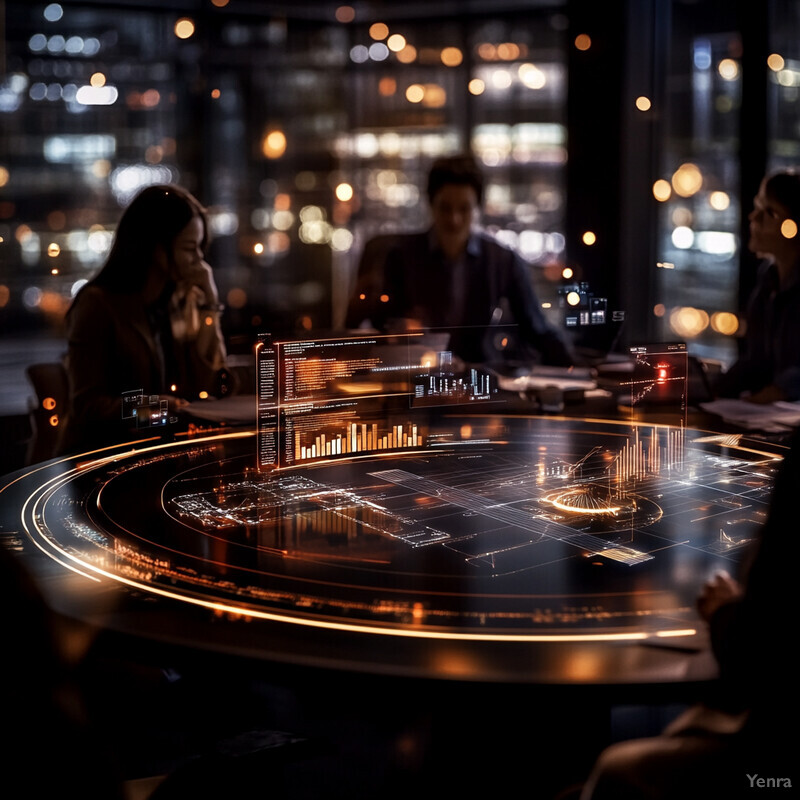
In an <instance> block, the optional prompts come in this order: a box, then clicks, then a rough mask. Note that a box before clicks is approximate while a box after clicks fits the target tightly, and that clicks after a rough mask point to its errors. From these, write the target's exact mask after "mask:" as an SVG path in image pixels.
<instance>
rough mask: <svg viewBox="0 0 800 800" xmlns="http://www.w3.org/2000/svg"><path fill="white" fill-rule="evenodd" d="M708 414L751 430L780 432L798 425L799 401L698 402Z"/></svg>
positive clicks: (799, 414) (799, 421) (725, 400)
mask: <svg viewBox="0 0 800 800" xmlns="http://www.w3.org/2000/svg"><path fill="white" fill-rule="evenodd" d="M700 408H702V409H703V411H707V412H708V413H709V414H717V415H719V416H720V417H722V419H723V420H724V421H725V422H729V423H730V424H732V425H736V426H737V427H739V428H745V429H746V430H751V431H764V432H765V433H781V432H785V431H786V430H787V429H789V428H794V427H795V426H797V425H800V403H788V402H782V401H781V402H777V403H764V404H759V403H748V402H747V400H727V399H722V400H711V401H710V402H708V403H700Z"/></svg>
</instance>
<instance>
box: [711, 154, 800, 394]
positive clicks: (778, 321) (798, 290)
mask: <svg viewBox="0 0 800 800" xmlns="http://www.w3.org/2000/svg"><path fill="white" fill-rule="evenodd" d="M748 219H749V221H750V239H749V242H748V247H749V249H750V251H751V252H753V253H755V254H756V255H758V256H759V257H760V258H763V259H764V263H763V266H762V267H761V270H760V272H759V276H758V281H757V284H756V287H755V289H754V291H753V293H752V295H751V296H750V300H749V303H748V306H747V315H746V323H747V327H746V332H745V340H744V350H743V352H742V354H741V357H740V358H739V359H738V360H737V361H736V362H735V363H734V364H733V365H732V366H731V368H730V369H729V370H728V371H727V372H725V373H723V374H722V375H721V377H720V378H719V380H718V381H717V384H716V387H715V391H716V394H717V396H719V397H743V398H744V399H747V400H749V401H751V402H754V403H772V402H775V401H778V400H800V233H798V225H800V173H798V172H796V171H794V170H781V171H779V172H774V173H772V174H770V175H768V176H766V177H765V178H764V180H763V181H762V182H761V186H760V187H759V190H758V194H757V195H756V196H755V199H754V201H753V210H752V211H751V212H750V215H749V217H748Z"/></svg>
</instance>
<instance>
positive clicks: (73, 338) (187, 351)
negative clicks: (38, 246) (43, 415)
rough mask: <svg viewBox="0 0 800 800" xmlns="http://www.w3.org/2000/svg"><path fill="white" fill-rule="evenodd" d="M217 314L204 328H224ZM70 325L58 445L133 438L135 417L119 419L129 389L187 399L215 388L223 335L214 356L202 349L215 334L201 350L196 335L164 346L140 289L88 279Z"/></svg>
mask: <svg viewBox="0 0 800 800" xmlns="http://www.w3.org/2000/svg"><path fill="white" fill-rule="evenodd" d="M204 313H205V312H204ZM214 322H215V324H214V325H213V326H212V325H208V326H203V328H204V329H203V331H202V333H203V336H204V337H206V338H209V337H210V338H214V339H215V340H216V339H218V338H219V337H220V336H221V333H220V332H219V327H218V320H217V319H216V316H215V318H214ZM67 326H68V339H69V342H68V344H69V347H68V352H67V361H66V367H67V374H68V376H69V407H68V410H67V421H66V424H65V428H64V431H63V434H62V438H61V445H60V448H59V449H60V450H61V452H71V451H72V450H74V449H75V448H78V447H81V448H83V447H90V446H97V445H100V444H108V443H111V442H117V441H122V440H124V439H126V438H129V436H130V435H131V433H132V430H131V429H132V427H133V425H132V423H131V420H123V419H122V394H123V393H124V392H130V391H137V390H140V391H141V392H142V393H143V394H145V395H162V396H163V395H167V394H171V395H174V396H177V397H182V398H186V399H194V398H196V397H197V394H198V392H199V391H201V390H203V389H205V390H206V391H208V392H209V393H210V394H213V393H214V388H215V387H214V381H215V379H216V377H217V372H218V370H219V367H220V366H221V364H220V358H224V343H223V342H222V341H221V339H220V340H219V341H218V342H217V345H218V346H217V347H216V351H217V352H218V354H219V355H218V356H216V355H215V356H214V357H213V359H211V360H209V359H207V358H206V357H205V354H204V353H208V352H214V351H215V346H214V343H213V342H212V343H211V346H206V349H205V351H204V353H201V352H200V351H199V349H198V347H197V341H195V342H182V343H179V342H176V341H174V340H172V341H171V342H170V343H169V345H168V347H167V348H166V351H165V347H164V346H162V344H161V342H160V341H159V338H158V336H157V334H156V333H155V331H154V328H153V325H152V324H151V321H150V319H149V318H148V311H147V309H146V308H145V306H144V305H143V304H142V301H141V297H140V296H139V295H135V294H133V295H125V294H115V293H112V292H109V291H107V290H105V289H103V288H100V287H98V286H94V285H92V284H90V285H88V286H86V287H84V288H83V289H82V290H81V292H80V293H79V294H78V296H77V297H76V298H75V301H74V302H73V304H72V307H71V308H70V310H69V312H68V314H67ZM206 329H207V330H206ZM170 338H171V337H170ZM205 344H207V343H205ZM166 359H169V364H167V363H166ZM170 365H172V366H171V368H170ZM172 382H175V384H176V385H177V389H176V391H175V392H174V393H173V392H171V391H170V388H169V385H168V384H169V383H172Z"/></svg>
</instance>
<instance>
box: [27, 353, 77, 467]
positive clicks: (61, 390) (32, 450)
mask: <svg viewBox="0 0 800 800" xmlns="http://www.w3.org/2000/svg"><path fill="white" fill-rule="evenodd" d="M25 374H26V375H27V376H28V380H29V381H30V383H31V386H32V387H33V391H34V394H35V396H36V400H35V405H34V406H33V407H32V408H31V410H30V419H31V428H32V429H33V436H32V437H31V441H30V444H29V446H28V452H27V455H26V461H27V463H28V464H37V463H38V462H40V461H46V460H47V459H48V458H53V456H55V455H56V448H57V447H58V440H59V435H60V431H61V427H62V426H63V425H64V422H65V420H66V415H67V407H68V404H69V380H68V378H67V370H66V369H65V367H64V365H63V364H62V363H61V362H60V361H52V362H48V363H44V364H31V365H30V366H29V367H28V368H27V369H26V370H25Z"/></svg>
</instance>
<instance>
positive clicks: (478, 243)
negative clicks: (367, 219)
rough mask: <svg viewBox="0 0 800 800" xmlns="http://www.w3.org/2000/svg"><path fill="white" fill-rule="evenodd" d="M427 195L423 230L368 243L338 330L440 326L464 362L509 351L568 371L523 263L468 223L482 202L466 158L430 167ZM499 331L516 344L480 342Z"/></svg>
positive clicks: (558, 336) (568, 356) (569, 359)
mask: <svg viewBox="0 0 800 800" xmlns="http://www.w3.org/2000/svg"><path fill="white" fill-rule="evenodd" d="M427 195H428V201H429V205H430V212H431V220H432V224H431V227H430V228H429V229H428V230H426V231H422V232H419V233H412V234H397V235H393V236H381V237H376V238H375V239H373V240H371V241H370V242H368V243H367V245H366V247H365V248H364V253H363V255H362V258H361V263H360V268H359V277H358V280H357V285H356V290H355V292H354V294H353V298H352V300H351V302H350V306H349V308H348V313H347V320H346V324H347V326H348V327H349V328H357V327H364V326H368V327H369V326H371V327H373V328H376V329H378V330H381V331H383V332H388V333H391V332H399V331H402V330H412V329H419V328H446V329H448V330H450V331H451V338H450V345H449V347H450V349H451V350H452V351H453V352H455V353H456V355H458V356H459V357H460V358H462V359H463V360H464V361H467V362H475V363H477V362H486V361H495V360H497V361H503V360H505V359H506V358H507V357H508V354H510V353H513V354H514V357H516V358H519V359H520V360H526V361H528V362H529V363H543V364H548V365H554V366H570V365H571V364H572V363H573V361H574V358H573V354H572V352H571V348H570V345H569V343H568V342H567V340H566V338H565V336H564V335H563V334H562V333H561V332H559V331H558V330H557V329H556V328H554V327H553V326H551V325H550V324H549V323H548V322H547V320H546V319H545V317H544V315H543V313H542V311H541V308H540V305H539V301H538V300H537V297H536V293H535V291H534V288H533V284H532V282H531V277H530V272H529V269H530V267H529V266H528V264H526V262H525V261H523V259H522V258H520V256H519V255H517V254H516V253H515V252H514V251H513V250H510V249H509V248H507V247H505V246H503V245H502V244H500V243H499V242H497V241H496V240H495V239H494V238H493V237H491V236H490V235H488V234H487V233H484V232H481V231H479V230H477V229H476V228H475V226H474V222H475V219H476V217H477V214H478V210H479V208H480V205H481V201H482V197H483V178H482V175H481V173H480V171H479V169H478V168H477V166H476V164H475V161H474V160H473V159H472V158H471V157H469V156H456V157H449V158H442V159H439V160H437V161H435V162H434V164H433V165H432V167H431V169H430V172H429V175H428V185H427ZM498 325H515V326H516V328H515V329H508V331H509V333H508V337H511V338H513V339H515V340H516V342H515V344H516V346H515V347H510V348H508V351H507V352H506V353H504V352H503V350H504V348H505V347H506V345H505V343H504V344H502V346H500V347H498V346H494V345H493V344H492V343H491V342H490V341H489V340H490V339H491V338H492V337H487V330H488V329H490V328H491V327H492V326H498ZM470 326H480V327H470ZM500 339H501V340H503V337H500ZM503 341H504V340H503Z"/></svg>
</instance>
